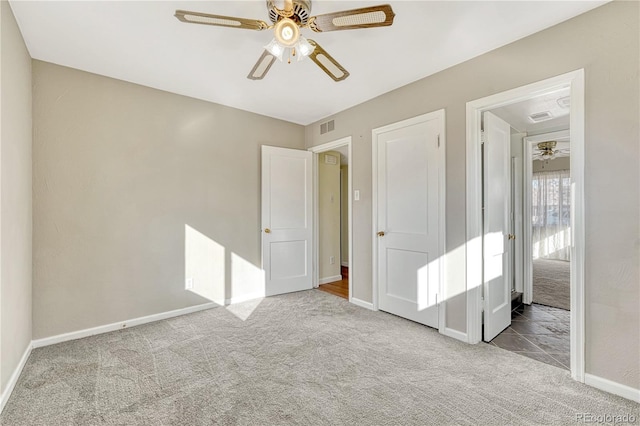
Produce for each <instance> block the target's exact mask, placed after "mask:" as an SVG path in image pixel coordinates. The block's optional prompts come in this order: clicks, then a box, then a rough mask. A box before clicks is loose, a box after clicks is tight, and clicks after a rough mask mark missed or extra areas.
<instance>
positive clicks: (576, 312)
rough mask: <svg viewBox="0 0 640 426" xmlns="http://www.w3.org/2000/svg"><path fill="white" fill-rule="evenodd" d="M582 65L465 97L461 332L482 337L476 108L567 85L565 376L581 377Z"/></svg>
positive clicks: (475, 339) (479, 110)
mask: <svg viewBox="0 0 640 426" xmlns="http://www.w3.org/2000/svg"><path fill="white" fill-rule="evenodd" d="M584 81H585V79H584V69H579V70H577V71H572V72H569V73H566V74H562V75H559V76H556V77H552V78H549V79H546V80H543V81H539V82H536V83H532V84H528V85H526V86H522V87H518V88H516V89H512V90H507V91H505V92H502V93H498V94H495V95H491V96H488V97H485V98H482V99H478V100H475V101H471V102H467V144H466V163H467V164H466V181H467V182H466V185H467V193H466V206H467V208H466V223H467V236H466V237H467V238H466V241H467V242H466V281H467V337H468V341H469V343H478V342H480V341H481V340H482V187H481V185H482V174H481V156H480V144H481V130H480V124H481V114H482V112H483V111H487V110H490V109H493V108H498V107H501V106H505V105H510V104H513V103H515V102H519V101H522V100H526V99H529V98H531V97H533V96H536V95H540V94H543V93H548V92H550V91H553V90H554V89H560V88H566V87H570V94H571V107H570V108H571V109H570V113H571V115H570V131H571V142H570V146H571V148H570V149H571V228H572V233H571V236H572V244H571V260H572V261H571V286H570V288H571V377H572V378H573V379H574V380H577V381H579V382H584V372H585V365H584V353H585V348H584V344H585V339H584V324H585V318H584V314H585V312H584V266H585V264H584V262H585V260H584V246H585V227H584V224H585V217H584V216H585V209H584V151H585V149H584V133H585V130H584V129H585V107H584Z"/></svg>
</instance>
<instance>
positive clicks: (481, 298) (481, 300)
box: [480, 296, 484, 313]
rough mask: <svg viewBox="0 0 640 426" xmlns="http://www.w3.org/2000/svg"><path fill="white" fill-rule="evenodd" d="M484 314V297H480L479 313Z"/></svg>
mask: <svg viewBox="0 0 640 426" xmlns="http://www.w3.org/2000/svg"><path fill="white" fill-rule="evenodd" d="M482 312H484V296H482V297H480V313H482Z"/></svg>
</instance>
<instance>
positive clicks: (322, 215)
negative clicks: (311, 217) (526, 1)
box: [318, 151, 340, 280]
mask: <svg viewBox="0 0 640 426" xmlns="http://www.w3.org/2000/svg"><path fill="white" fill-rule="evenodd" d="M327 155H330V156H332V157H334V158H335V159H336V164H327V163H326V162H325V157H326V156H327ZM318 209H319V221H320V223H319V228H318V229H319V232H320V235H319V240H320V241H319V252H320V253H319V255H320V257H319V260H320V261H319V263H320V268H319V269H320V275H319V277H320V280H323V279H325V278H330V277H336V276H337V275H340V153H339V152H335V151H329V152H323V153H321V154H320V155H319V158H318ZM331 257H333V264H332V263H331V262H330V258H331Z"/></svg>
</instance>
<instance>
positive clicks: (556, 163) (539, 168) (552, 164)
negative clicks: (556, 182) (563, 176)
mask: <svg viewBox="0 0 640 426" xmlns="http://www.w3.org/2000/svg"><path fill="white" fill-rule="evenodd" d="M570 158H571V157H560V158H554V159H553V160H549V161H540V160H533V167H532V170H533V173H537V172H551V171H555V170H569V167H570V163H571V160H570Z"/></svg>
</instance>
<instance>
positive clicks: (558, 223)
mask: <svg viewBox="0 0 640 426" xmlns="http://www.w3.org/2000/svg"><path fill="white" fill-rule="evenodd" d="M570 102H571V99H570V91H569V87H564V88H560V89H551V90H550V91H549V92H547V93H542V94H539V95H536V96H533V97H531V98H529V99H525V100H522V101H519V102H516V103H513V104H510V105H505V106H502V107H499V108H494V109H491V110H489V111H487V112H485V113H484V114H483V118H484V119H486V118H488V117H489V116H490V115H491V118H492V120H493V121H491V122H490V123H487V122H484V120H483V126H485V128H486V126H487V125H493V126H498V125H501V126H504V127H505V128H506V130H505V132H506V131H507V130H508V132H509V138H508V140H507V139H506V138H505V140H506V142H507V143H506V144H505V148H506V151H507V153H505V154H504V155H505V157H507V158H508V165H507V166H508V167H506V168H505V171H506V173H508V180H509V188H508V194H507V196H508V201H507V203H508V208H509V214H508V218H507V220H508V224H507V230H508V231H507V232H508V240H507V244H508V245H507V247H506V256H505V259H507V262H508V264H507V265H506V266H507V268H506V269H507V274H506V277H507V280H508V281H509V287H510V292H511V307H510V308H511V313H510V316H511V324H510V326H509V327H507V328H506V329H504V330H503V331H501V332H500V333H499V334H498V335H496V336H489V338H487V336H486V333H485V335H484V336H483V337H484V340H485V341H490V344H492V345H495V346H497V347H500V348H502V349H506V350H509V351H511V352H516V353H519V354H521V355H524V356H526V357H529V358H533V359H536V360H538V361H541V362H544V363H546V364H550V365H554V366H556V367H559V368H563V369H566V370H569V369H570V306H571V302H570V252H571V250H570V235H571V224H570V212H571V173H570V139H569V134H570ZM498 123H499V124H498ZM485 133H486V132H485ZM491 137H492V136H491V135H487V138H491ZM487 138H485V141H484V143H485V145H484V146H483V148H485V147H486V144H487V143H489V144H490V143H495V142H496V141H495V140H487ZM498 142H499V141H498ZM493 149H495V148H493ZM492 173H493V172H492V170H489V169H488V168H486V167H485V169H484V173H483V178H484V179H485V180H486V179H487V178H493V179H495V176H493V177H492V176H491V175H492ZM488 187H489V185H484V189H485V191H486V190H487V189H488ZM484 197H485V199H486V197H487V194H486V193H485V194H484ZM489 219H490V218H488V217H485V221H486V220H489Z"/></svg>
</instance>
